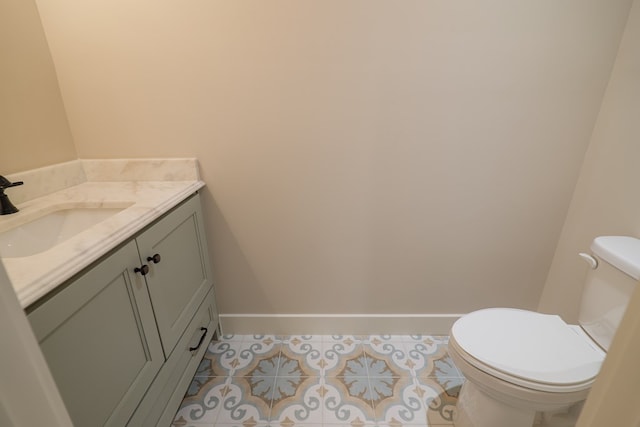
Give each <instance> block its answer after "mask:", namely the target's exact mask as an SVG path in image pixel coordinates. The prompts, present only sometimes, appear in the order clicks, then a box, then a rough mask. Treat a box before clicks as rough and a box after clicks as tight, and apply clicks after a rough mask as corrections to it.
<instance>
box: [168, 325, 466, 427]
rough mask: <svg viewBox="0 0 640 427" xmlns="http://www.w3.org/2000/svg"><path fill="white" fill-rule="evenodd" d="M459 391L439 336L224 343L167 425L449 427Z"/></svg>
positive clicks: (215, 346)
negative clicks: (170, 422) (171, 422)
mask: <svg viewBox="0 0 640 427" xmlns="http://www.w3.org/2000/svg"><path fill="white" fill-rule="evenodd" d="M463 381H464V378H463V377H462V374H461V373H460V371H459V370H458V369H457V368H456V367H455V365H454V364H453V361H452V360H451V358H450V357H449V356H448V354H447V337H442V336H428V335H372V336H357V335H331V336H329V335H292V336H275V335H225V336H223V337H222V338H221V339H220V341H215V342H211V343H210V344H209V346H208V348H207V352H206V353H205V355H204V357H203V359H202V362H201V363H200V365H199V366H198V370H197V372H196V374H195V376H194V378H193V381H192V383H191V384H190V386H189V388H188V390H187V392H186V394H185V397H184V400H183V402H182V404H181V406H180V409H179V410H178V413H177V414H176V416H175V419H174V421H173V424H172V425H173V426H175V427H189V426H191V427H204V426H220V427H232V426H236V427H267V426H270V427H321V426H327V427H373V426H380V427H383V426H384V427H387V426H389V427H403V426H447V425H448V426H451V425H453V418H454V417H455V404H456V401H457V398H458V393H459V391H460V387H461V386H462V383H463Z"/></svg>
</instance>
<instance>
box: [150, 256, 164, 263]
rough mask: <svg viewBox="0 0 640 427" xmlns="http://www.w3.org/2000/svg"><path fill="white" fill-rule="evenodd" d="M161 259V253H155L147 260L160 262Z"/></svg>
mask: <svg viewBox="0 0 640 427" xmlns="http://www.w3.org/2000/svg"><path fill="white" fill-rule="evenodd" d="M160 260H162V257H160V254H154V255H153V256H149V257H147V261H149V262H153V263H154V264H158V263H159V262H160Z"/></svg>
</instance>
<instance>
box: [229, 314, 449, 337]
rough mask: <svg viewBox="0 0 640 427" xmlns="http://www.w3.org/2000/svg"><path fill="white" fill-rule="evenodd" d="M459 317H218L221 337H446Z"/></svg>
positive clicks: (310, 315) (291, 315) (430, 315)
mask: <svg viewBox="0 0 640 427" xmlns="http://www.w3.org/2000/svg"><path fill="white" fill-rule="evenodd" d="M461 316H462V314H221V315H220V323H221V326H222V332H223V333H224V334H237V335H245V334H275V335H329V334H338V335H339V334H349V335H374V334H393V335H396V334H398V335H400V334H402V335H407V334H423V335H424V334H426V335H448V334H449V330H450V329H451V326H452V325H453V323H454V322H455V321H456V320H458V319H459V318H460V317H461Z"/></svg>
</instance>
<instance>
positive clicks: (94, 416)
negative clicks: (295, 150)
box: [0, 165, 220, 426]
mask: <svg viewBox="0 0 640 427" xmlns="http://www.w3.org/2000/svg"><path fill="white" fill-rule="evenodd" d="M85 168H86V165H85ZM105 179H106V178H105ZM25 185H28V180H27V179H26V178H25ZM202 185H203V183H201V182H200V181H199V180H179V181H172V182H162V181H144V182H143V181H121V182H113V181H106V180H105V181H101V182H95V181H93V182H84V183H81V184H80V185H78V186H72V187H70V188H67V189H64V190H62V191H58V192H55V193H53V194H52V195H51V196H46V197H54V198H57V200H58V201H59V200H60V199H64V200H66V203H67V204H66V205H65V206H87V200H93V201H94V203H97V202H96V200H95V198H96V197H98V198H99V197H103V198H105V199H104V200H102V202H101V203H98V205H100V206H107V205H109V203H107V201H106V199H108V198H109V197H111V202H112V203H115V204H118V203H120V204H121V205H127V206H126V207H124V208H122V209H121V210H118V211H117V213H115V214H113V215H112V216H111V217H109V218H108V219H106V220H102V221H100V222H99V223H98V224H95V225H92V226H90V227H88V229H87V230H83V231H81V232H78V233H77V235H74V236H72V237H70V238H68V239H67V240H65V241H64V242H62V243H60V244H57V245H56V246H55V247H52V248H50V249H48V250H45V251H44V252H38V253H35V254H32V255H29V256H23V257H9V258H4V257H3V262H4V263H5V265H6V267H7V271H8V273H9V274H10V277H11V276H12V273H13V275H14V277H12V280H15V281H17V282H18V283H17V286H16V291H17V294H18V296H19V299H20V300H21V302H23V304H24V306H25V311H26V313H27V316H28V319H29V321H30V323H31V325H32V328H33V331H34V333H35V335H36V338H37V340H38V342H39V343H40V347H41V349H42V352H43V354H44V356H45V359H46V360H47V363H48V365H49V368H50V370H51V373H52V375H53V377H54V379H55V381H56V384H57V386H58V389H59V391H60V394H61V396H62V398H63V400H64V402H65V404H66V406H67V410H68V411H69V414H70V415H71V418H72V420H73V422H74V424H75V425H78V426H94V425H95V426H97V425H108V426H125V425H131V426H144V425H148V426H156V425H169V424H170V423H171V421H172V419H173V416H174V415H175V412H176V410H177V408H178V406H179V404H180V402H181V401H182V398H183V396H184V393H185V391H186V389H187V387H188V385H189V383H190V381H191V379H192V377H193V375H194V373H195V371H196V369H197V367H198V364H199V362H200V360H201V358H202V355H203V353H204V352H205V350H206V347H207V344H208V342H209V341H210V340H211V338H212V337H214V336H215V335H216V334H219V333H220V330H219V321H218V312H217V309H216V303H215V297H214V289H213V280H212V274H211V268H210V264H209V254H208V250H207V244H206V238H205V234H204V226H203V216H202V208H201V202H200V195H199V193H198V189H199V188H201V186H202ZM82 186H84V187H85V188H84V189H83V188H79V187H82ZM118 187H120V190H119V191H116V188H118ZM127 187H129V188H132V189H133V190H132V192H130V193H127V190H125V188H127ZM153 188H155V189H156V191H155V194H154V195H153V196H152V197H150V196H149V193H146V194H147V198H146V199H145V198H144V197H142V196H141V198H140V199H142V200H143V201H142V202H140V199H138V200H136V198H135V193H139V192H140V191H142V192H143V193H144V192H145V190H147V191H151V189H153ZM161 188H163V189H164V190H160V189H161ZM194 188H197V189H196V190H194ZM116 193H117V194H118V196H117V197H116V198H119V200H115V199H114V197H113V196H109V194H111V195H113V194H116ZM79 194H80V195H81V196H78V195H79ZM74 197H75V198H76V200H75V202H69V200H70V199H73V198H74ZM78 200H82V203H80V202H78ZM114 200H115V201H114ZM111 202H110V203H111ZM33 203H35V204H39V206H37V207H36V208H34V209H35V210H39V211H40V212H41V213H42V212H43V208H42V207H43V206H45V205H46V204H47V203H51V201H49V202H47V201H44V202H43V201H42V197H40V198H36V199H34V202H33ZM69 203H71V204H69ZM74 203H76V204H75V205H74ZM78 203H79V205H78ZM136 205H137V206H136ZM20 206H24V207H25V209H24V216H25V217H28V216H29V215H30V211H33V210H34V209H32V207H31V206H30V205H29V203H28V202H27V203H24V204H22V205H20ZM44 211H46V209H44ZM127 211H128V212H127ZM34 215H35V214H34ZM128 215H131V217H130V218H128ZM35 216H37V215H35ZM127 218H128V219H127ZM12 221H15V219H12ZM132 222H133V224H132ZM0 227H2V221H0ZM0 231H1V228H0ZM101 233H105V234H104V235H103V236H101ZM114 236H117V237H114ZM96 240H97V241H98V243H95V241H96ZM65 245H66V246H65ZM96 245H97V246H96ZM43 255H44V256H47V255H48V256H49V257H56V259H57V261H55V262H54V261H51V260H49V263H48V264H46V262H45V264H46V266H47V268H48V269H49V272H48V273H47V272H46V271H45V270H46V269H41V271H40V272H39V273H38V274H36V273H32V275H30V276H29V275H26V276H22V277H23V278H24V277H27V278H29V279H30V280H31V282H29V283H20V276H19V275H18V276H16V274H17V273H18V272H19V271H20V269H21V268H24V266H23V265H22V263H23V262H27V261H28V262H29V263H32V266H33V269H34V270H38V267H36V266H35V262H37V261H38V257H42V256H43ZM79 258H80V259H79ZM65 260H66V262H65ZM69 264H71V265H73V267H72V268H71V267H70V266H69ZM85 264H86V265H85ZM64 276H69V277H65V278H64V279H63V280H59V279H58V282H59V283H56V282H55V281H54V282H49V283H48V284H47V285H46V286H45V284H44V283H46V282H47V277H49V278H51V277H53V278H56V277H64ZM25 301H28V303H25Z"/></svg>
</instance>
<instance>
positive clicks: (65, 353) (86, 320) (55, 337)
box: [28, 242, 164, 426]
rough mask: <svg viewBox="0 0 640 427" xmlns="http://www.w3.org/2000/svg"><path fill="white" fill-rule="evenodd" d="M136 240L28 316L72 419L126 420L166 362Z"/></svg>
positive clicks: (101, 422) (82, 422) (90, 422)
mask: <svg viewBox="0 0 640 427" xmlns="http://www.w3.org/2000/svg"><path fill="white" fill-rule="evenodd" d="M137 259H138V254H137V251H136V246H135V243H133V242H131V243H129V244H127V245H125V246H124V247H122V248H121V249H119V250H118V251H116V252H115V253H113V254H112V255H110V256H109V257H107V258H106V259H105V260H104V261H103V262H101V263H100V264H98V265H97V266H96V267H94V268H92V269H90V270H88V271H87V272H86V273H84V274H83V275H82V276H80V277H79V278H77V279H75V280H74V281H73V282H72V283H71V284H69V285H68V286H67V287H66V288H64V289H63V290H62V291H60V292H59V293H58V294H56V295H54V296H52V297H51V298H50V299H48V300H47V301H46V302H45V303H44V304H42V305H40V306H39V307H36V308H35V309H33V311H31V312H30V313H29V315H28V318H29V321H30V322H31V326H32V328H33V330H34V332H35V335H36V337H37V339H38V341H39V343H40V347H41V349H42V352H43V354H44V356H45V359H46V360H47V363H48V365H49V368H50V370H51V373H52V375H53V378H54V379H55V381H56V384H57V386H58V389H59V391H60V394H61V396H62V399H63V400H64V402H65V405H66V406H67V409H68V411H69V414H70V416H71V419H72V420H73V422H74V425H77V426H98V425H100V426H102V425H110V426H122V425H124V424H125V423H126V422H127V420H128V419H129V418H130V417H131V414H132V413H133V412H134V411H135V408H136V406H137V402H138V401H139V400H140V399H141V398H142V396H144V394H145V392H146V390H147V388H148V387H149V385H150V384H151V383H152V382H153V379H154V377H155V375H156V374H157V372H158V371H159V370H160V367H161V366H162V364H163V362H164V357H163V353H162V347H161V345H160V338H159V336H158V332H157V329H156V327H155V320H154V317H153V311H152V309H151V303H150V301H149V296H148V293H147V290H146V285H145V283H144V280H142V279H141V278H139V277H136V275H134V274H133V272H132V269H131V266H132V265H135V263H136V262H137Z"/></svg>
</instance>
